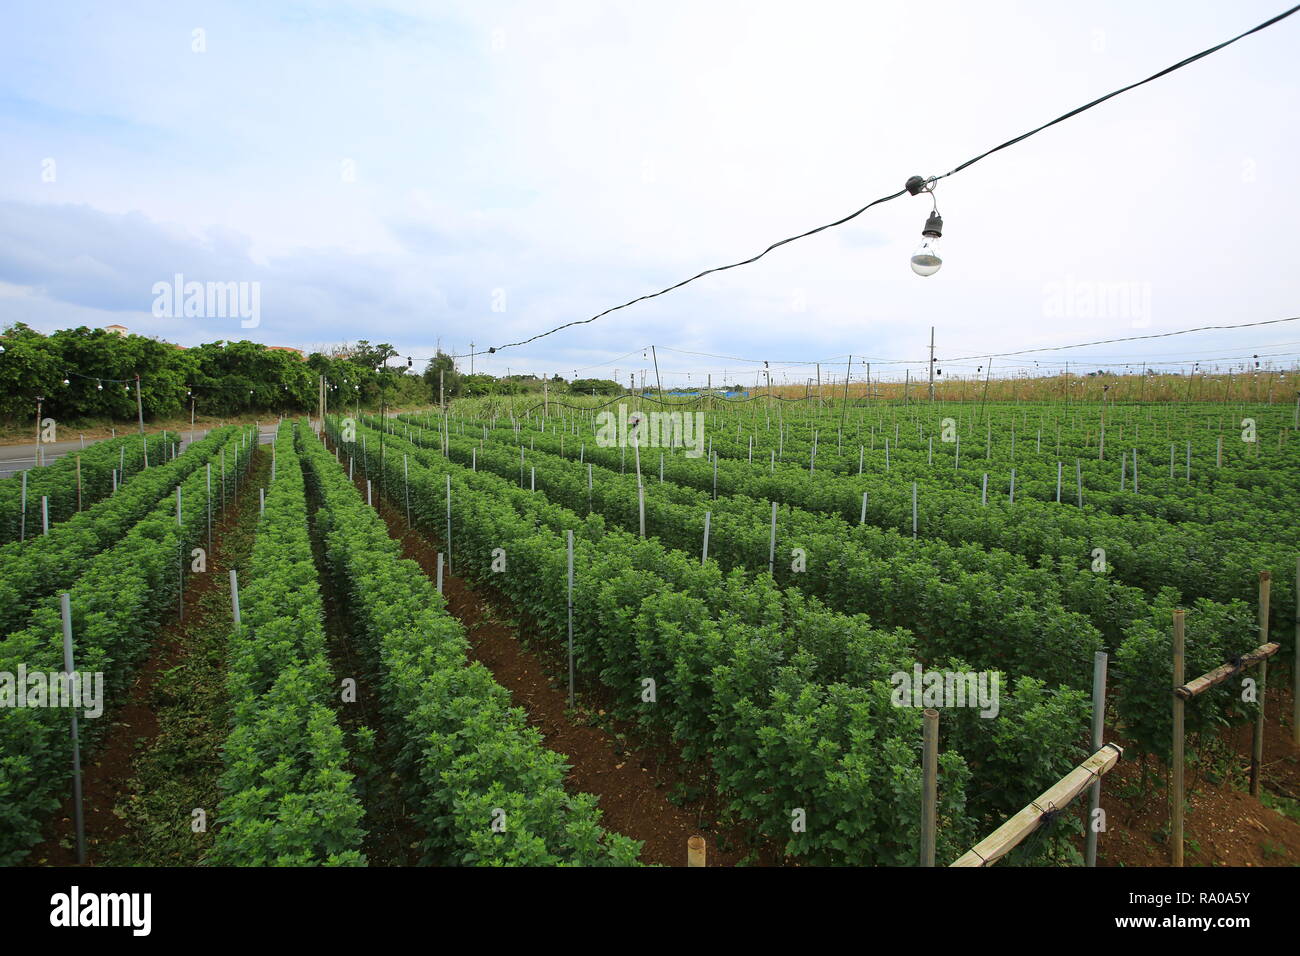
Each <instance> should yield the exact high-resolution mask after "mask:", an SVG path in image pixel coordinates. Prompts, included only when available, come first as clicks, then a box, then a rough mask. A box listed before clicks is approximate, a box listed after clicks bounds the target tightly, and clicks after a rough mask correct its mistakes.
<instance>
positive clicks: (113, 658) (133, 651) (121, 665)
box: [0, 429, 256, 865]
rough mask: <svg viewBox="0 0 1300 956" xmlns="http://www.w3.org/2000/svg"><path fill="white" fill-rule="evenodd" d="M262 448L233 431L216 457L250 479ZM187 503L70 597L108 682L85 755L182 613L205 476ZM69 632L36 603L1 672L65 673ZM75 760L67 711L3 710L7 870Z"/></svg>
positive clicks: (88, 724)
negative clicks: (182, 569) (169, 623)
mask: <svg viewBox="0 0 1300 956" xmlns="http://www.w3.org/2000/svg"><path fill="white" fill-rule="evenodd" d="M255 442H256V435H255V434H254V433H252V431H251V430H246V429H241V430H237V431H234V432H229V433H226V436H225V442H224V444H222V445H221V447H220V448H218V449H217V454H220V453H221V451H222V450H224V452H225V460H226V463H227V468H228V469H229V471H230V472H231V473H232V475H233V474H240V473H242V472H243V470H244V469H245V467H246V466H247V464H248V461H249V458H250V457H251V455H252V452H253V449H254V448H255ZM214 457H215V456H214ZM209 460H211V459H209ZM223 493H224V495H225V498H226V499H228V498H231V497H233V496H234V493H235V482H234V481H231V482H228V485H227V488H224V489H223V488H221V487H220V486H214V488H213V497H214V502H215V505H214V507H220V505H221V503H222V501H223V500H224V499H223ZM181 497H182V509H181V520H180V523H179V524H178V523H177V519H176V499H175V496H174V495H172V494H166V495H163V496H162V497H161V499H160V500H159V501H157V503H156V504H155V506H154V507H153V509H152V510H151V511H150V512H149V513H148V514H147V515H146V516H145V517H144V518H142V519H141V520H140V521H139V522H137V523H136V524H135V526H134V527H132V528H131V529H130V530H129V531H127V532H126V533H125V535H124V536H123V537H122V538H121V539H120V540H119V541H117V542H116V543H115V544H113V546H112V547H111V548H109V549H108V550H106V551H102V552H100V553H98V554H96V555H95V556H94V557H93V558H90V559H89V560H84V559H83V560H82V561H81V563H80V565H79V568H80V570H81V573H80V574H79V576H78V577H77V578H76V579H75V580H74V581H73V582H72V585H71V587H70V588H69V589H68V590H69V592H70V594H71V608H72V635H73V644H74V648H75V660H74V663H75V665H76V668H77V670H78V671H80V672H83V673H87V674H93V673H95V672H101V673H103V675H104V697H105V713H104V715H102V716H101V717H100V718H99V719H94V720H91V719H85V720H82V721H81V722H80V727H81V738H82V745H83V749H84V750H85V752H87V753H89V752H92V751H93V747H94V745H95V743H96V741H97V740H98V739H99V738H100V737H101V736H102V734H103V732H104V730H105V728H106V727H107V725H108V721H109V720H110V719H111V718H110V717H109V716H108V715H109V714H111V713H112V710H113V708H114V707H116V706H118V705H119V704H121V703H122V701H123V700H124V699H125V695H126V694H127V692H128V691H129V687H130V678H131V675H132V674H133V673H134V670H135V668H136V667H137V666H138V665H139V664H140V662H141V661H142V660H143V659H144V658H145V657H146V656H147V654H148V652H149V649H150V647H151V645H152V643H153V640H154V637H155V635H156V634H157V629H158V627H159V625H160V624H161V623H162V622H163V621H164V620H166V619H167V618H168V617H169V616H170V615H171V614H172V613H173V612H174V610H175V608H176V604H177V591H178V588H179V586H180V580H179V573H178V571H179V566H180V564H181V562H182V560H183V558H184V557H187V556H188V554H189V551H190V548H191V547H193V546H194V545H196V544H197V543H198V542H199V540H200V539H201V538H202V539H205V538H206V533H207V499H206V493H205V475H204V473H203V472H201V471H196V472H194V473H191V474H190V475H189V477H188V478H186V479H185V481H184V482H183V483H182V485H181ZM185 566H186V567H188V562H186V565H185ZM62 633H63V627H62V621H61V616H60V612H59V602H58V600H57V599H56V598H55V597H54V596H53V595H51V596H49V597H46V598H44V599H42V600H40V601H38V602H37V603H36V605H35V606H34V609H33V610H32V612H31V614H30V616H29V618H28V620H27V623H26V625H25V626H24V627H23V628H21V629H20V630H17V631H14V632H11V633H10V634H9V635H8V636H7V637H6V638H5V640H4V641H0V672H7V673H10V674H16V673H18V670H19V668H20V667H25V668H26V669H27V671H28V672H32V671H42V672H57V671H61V670H62V669H63V652H62V642H61V636H62ZM71 753H72V750H71V743H70V740H69V734H68V711H67V709H66V708H56V707H41V708H14V707H5V708H0V824H2V825H0V865H5V864H11V863H15V862H18V861H19V860H21V859H22V858H23V856H24V855H25V854H26V853H27V851H28V849H29V847H30V846H31V845H32V844H34V843H36V842H37V841H38V840H39V839H40V832H41V826H42V823H43V821H44V819H45V818H46V816H47V815H48V813H49V812H50V811H51V810H52V809H54V808H55V807H56V806H57V805H58V803H59V800H60V799H61V798H62V797H63V796H64V795H65V794H66V793H67V791H68V789H69V774H68V769H67V768H68V767H69V766H70V765H71V760H72V756H71Z"/></svg>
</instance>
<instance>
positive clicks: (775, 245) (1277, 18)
mask: <svg viewBox="0 0 1300 956" xmlns="http://www.w3.org/2000/svg"><path fill="white" fill-rule="evenodd" d="M1297 10H1300V4H1297V5H1296V6H1294V7H1291V8H1290V9H1289V10H1285V11H1283V12H1282V13H1279V14H1278V15H1277V16H1275V17H1272V18H1270V19H1268V20H1265V21H1264V22H1263V23H1261V24H1259V25H1258V26H1254V27H1251V28H1250V29H1249V30H1247V31H1246V32H1244V33H1239V34H1238V35H1237V36H1235V37H1233V38H1232V39H1230V40H1224V41H1223V42H1222V43H1219V44H1216V45H1215V46H1212V47H1210V48H1208V49H1205V50H1202V51H1201V52H1200V53H1195V54H1193V55H1191V56H1189V57H1186V58H1185V59H1182V60H1179V61H1178V62H1177V63H1175V64H1173V65H1172V66H1167V67H1165V68H1164V69H1163V70H1161V71H1160V72H1158V73H1153V74H1151V75H1150V76H1148V77H1147V78H1146V79H1144V80H1138V81H1137V82H1136V83H1130V84H1129V85H1128V86H1124V87H1121V88H1120V89H1118V90H1114V91H1112V92H1110V93H1107V94H1106V95H1105V96H1099V97H1097V99H1095V100H1093V101H1091V102H1090V103H1085V104H1083V105H1082V106H1078V107H1075V108H1074V109H1072V110H1070V111H1069V112H1068V113H1062V114H1061V115H1060V116H1058V117H1056V119H1053V120H1049V121H1048V122H1046V123H1044V124H1043V125H1042V126H1038V127H1035V128H1034V129H1031V130H1029V131H1028V132H1026V133H1021V134H1020V135H1019V136H1016V137H1013V138H1012V139H1009V140H1007V141H1006V142H1005V143H1001V144H999V145H997V146H994V147H993V148H992V149H988V150H985V151H984V152H982V153H980V154H979V155H978V156H974V157H972V158H971V159H968V160H966V161H965V162H964V163H962V164H960V165H959V166H955V167H953V168H952V169H950V170H949V171H948V172H946V173H944V174H942V175H940V176H934V177H931V178H930V179H928V180H926V183H927V184H928V185H931V186H932V185H933V184H934V183H935V182H937V181H938V180H940V179H947V178H948V177H949V176H954V175H956V174H957V173H959V172H961V171H962V170H963V169H967V168H969V167H971V166H973V165H975V164H976V163H978V162H979V161H980V160H981V159H984V158H986V157H988V156H992V155H993V154H994V153H996V152H999V151H1001V150H1004V149H1006V148H1007V147H1008V146H1014V145H1016V144H1017V143H1020V142H1023V141H1024V140H1027V139H1028V138H1029V137H1031V136H1033V135H1034V134H1036V133H1041V132H1042V131H1043V130H1045V129H1047V128H1048V127H1050V126H1055V125H1056V124H1057V123H1062V122H1064V121H1065V120H1067V119H1071V118H1072V117H1075V116H1078V115H1079V114H1080V113H1083V112H1086V111H1087V110H1090V109H1092V108H1093V107H1094V106H1099V105H1100V104H1102V103H1105V102H1106V101H1107V100H1109V99H1112V98H1114V97H1116V96H1119V95H1120V94H1121V93H1127V92H1128V91H1129V90H1134V89H1137V88H1138V87H1139V86H1144V85H1145V84H1147V83H1150V82H1151V81H1152V80H1158V79H1160V77H1162V76H1167V75H1168V74H1170V73H1173V72H1174V71H1176V70H1181V69H1182V68H1183V67H1185V66H1188V65H1190V64H1192V63H1195V62H1196V61H1197V60H1199V59H1201V58H1202V57H1206V56H1209V55H1210V54H1211V53H1217V52H1218V51H1219V50H1222V49H1223V48H1224V47H1227V46H1231V45H1232V44H1234V43H1236V42H1237V41H1238V40H1241V39H1243V38H1245V37H1248V36H1250V35H1251V34H1252V33H1258V32H1259V31H1261V30H1265V29H1267V28H1268V27H1271V26H1273V25H1274V24H1275V23H1278V22H1280V21H1282V20H1285V19H1286V18H1287V17H1289V16H1291V15H1292V14H1293V13H1295V12H1296V11H1297ZM906 192H907V189H900V190H899V191H898V192H896V193H891V194H889V195H888V196H881V197H880V198H879V199H876V200H873V201H872V202H869V203H867V204H866V205H865V206H863V207H862V208H861V209H859V210H857V211H856V212H851V213H849V214H848V215H847V216H844V217H843V218H842V219H837V220H835V221H834V222H828V223H826V225H824V226H817V227H816V228H814V229H809V230H808V231H807V232H801V233H799V234H798V235H796V236H790V237H789V238H788V239H782V240H780V241H779V242H774V243H772V244H771V245H770V246H768V247H767V248H766V249H764V250H763V251H762V252H760V253H759V254H758V255H756V256H752V257H750V258H749V259H742V260H740V261H739V262H732V263H730V264H728V265H724V266H714V267H713V268H712V269H705V270H704V271H703V272H698V273H696V274H695V275H693V276H691V277H690V278H689V279H683V280H682V281H681V282H678V283H676V284H674V285H670V286H668V287H667V288H665V289H660V290H659V291H658V292H651V293H648V294H646V295H642V296H637V297H636V298H635V299H629V300H628V301H627V302H624V303H623V304H621V305H616V306H612V307H610V308H608V309H606V310H605V311H604V312H598V313H597V314H595V315H593V316H592V317H591V318H589V319H577V320H575V321H573V322H566V323H564V324H563V325H559V326H556V327H555V328H553V329H551V330H549V331H547V332H540V333H538V334H537V335H534V336H532V337H531V338H527V339H522V340H521V341H518V342H509V343H507V344H505V345H497V346H493V347H492V348H489V349H487V350H486V351H482V352H471V353H470V354H471V355H491V354H494V353H496V352H500V351H502V350H503V349H510V348H517V347H518V346H520V345H527V344H529V343H530V342H536V341H537V340H538V339H541V338H545V337H546V336H548V335H554V334H555V333H556V332H560V331H563V330H564V329H569V328H573V327H574V326H575V325H587V324H589V323H591V322H595V321H596V320H597V319H599V318H602V317H603V316H606V315H609V314H610V313H611V312H617V311H618V310H619V309H626V308H627V307H628V306H631V305H635V304H636V303H638V302H644V301H645V300H647V299H653V298H655V297H657V296H661V295H664V294H666V293H668V292H672V291H674V290H676V289H680V288H681V287H682V286H684V285H686V284H688V283H691V282H694V281H695V280H696V279H700V278H703V277H704V276H706V275H710V274H712V273H714V272H722V271H724V270H726V269H735V268H736V267H738V266H745V265H749V264H751V263H754V262H757V261H758V260H759V259H761V258H763V257H764V256H765V255H767V254H768V253H769V252H771V251H772V250H773V249H776V248H779V247H780V246H784V245H786V244H787V243H791V242H794V241H796V240H798V239H806V238H807V237H809V236H812V235H816V234H817V233H819V232H822V231H824V230H826V229H833V228H834V227H836V226H842V225H843V224H844V223H846V222H849V221H850V220H853V219H856V218H857V217H858V216H860V215H862V214H863V213H864V212H866V211H867V210H868V209H870V208H871V207H872V206H878V205H880V204H881V203H885V202H889V201H890V200H893V199H897V198H898V197H899V196H902V195H903V194H904V193H906ZM1008 354H1016V353H1008Z"/></svg>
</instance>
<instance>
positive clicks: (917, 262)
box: [912, 212, 943, 276]
mask: <svg viewBox="0 0 1300 956" xmlns="http://www.w3.org/2000/svg"><path fill="white" fill-rule="evenodd" d="M942 235H943V220H942V219H940V218H939V214H938V213H937V212H932V213H930V218H929V219H927V220H926V221H925V228H924V229H922V230H921V237H922V238H921V244H920V245H919V246H917V247H916V248H915V249H913V250H912V271H913V272H915V273H916V274H917V275H919V276H932V275H934V274H935V273H936V272H938V271H939V267H940V266H942V265H943V259H941V258H939V237H940V236H942Z"/></svg>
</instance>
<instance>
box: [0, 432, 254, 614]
mask: <svg viewBox="0 0 1300 956" xmlns="http://www.w3.org/2000/svg"><path fill="white" fill-rule="evenodd" d="M236 433H237V429H236V428H235V426H233V425H231V426H227V427H225V428H220V429H217V430H215V431H213V432H212V433H211V434H209V435H208V436H207V437H205V438H203V439H202V440H201V441H198V442H195V443H194V444H193V445H190V446H189V447H188V448H186V449H185V451H183V452H182V453H181V454H180V455H178V456H177V457H176V458H174V459H171V460H169V461H166V462H164V463H163V464H161V465H157V466H156V467H150V468H149V469H148V470H146V471H143V472H140V473H139V474H138V475H136V476H135V477H134V478H133V479H132V480H131V481H129V482H127V483H126V484H124V485H122V487H121V488H119V489H118V492H117V494H114V495H111V496H109V497H107V498H104V499H102V500H100V501H99V502H98V503H97V504H94V505H92V506H91V507H89V508H87V509H86V510H85V511H82V512H80V513H79V514H75V515H73V516H72V517H70V518H68V519H67V520H66V521H63V522H61V523H60V524H58V525H56V526H54V527H52V528H51V529H50V533H49V534H47V535H39V536H37V537H35V538H28V539H27V541H26V542H19V541H11V542H10V543H9V544H7V545H5V546H4V547H2V548H0V634H7V633H9V632H10V631H12V630H14V629H15V628H18V627H21V626H22V624H23V622H24V621H25V620H26V619H27V616H28V614H30V613H31V609H32V605H33V603H34V602H35V601H37V600H39V599H40V598H43V597H46V596H48V595H50V594H53V593H54V592H55V591H58V590H59V589H61V588H67V587H69V586H70V585H71V584H72V582H73V581H75V580H76V579H77V578H78V577H79V576H80V575H81V574H82V572H83V571H84V570H85V566H86V562H87V561H89V560H90V559H91V558H92V557H94V555H96V554H98V553H99V552H100V551H102V550H104V548H106V547H108V546H109V545H110V544H112V542H114V541H117V540H118V539H120V538H121V537H122V535H124V534H125V533H126V532H127V531H128V530H130V528H131V527H132V525H134V524H135V523H136V522H137V521H139V520H140V519H141V518H143V517H144V516H145V515H146V514H148V513H149V511H150V510H151V509H152V508H154V507H155V506H156V505H157V504H158V502H159V499H161V498H162V497H163V496H164V495H167V494H169V493H171V492H172V491H174V490H175V488H176V486H177V485H178V484H179V483H180V482H181V481H182V480H184V479H185V478H186V477H187V476H188V475H190V474H192V473H193V472H195V471H198V470H200V469H202V468H203V467H204V465H205V464H210V465H214V466H217V467H214V468H213V471H214V472H215V473H217V474H218V475H219V474H220V472H219V467H220V466H219V454H220V452H219V449H220V448H222V447H223V446H224V445H226V443H227V442H228V441H229V440H230V437H231V436H232V435H234V434H236ZM205 475H206V472H205ZM205 480H206V478H205ZM217 482H218V487H217V489H216V493H217V494H219V493H220V488H219V479H217ZM206 499H207V491H206V489H205V491H204V500H205V502H206Z"/></svg>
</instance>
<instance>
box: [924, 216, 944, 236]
mask: <svg viewBox="0 0 1300 956" xmlns="http://www.w3.org/2000/svg"><path fill="white" fill-rule="evenodd" d="M921 235H923V236H933V237H934V238H935V239H938V238H939V237H940V236H942V235H943V218H942V217H941V216H940V215H939V214H938V213H937V212H932V213H930V218H929V219H927V220H926V221H925V228H924V229H922V230H921Z"/></svg>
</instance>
